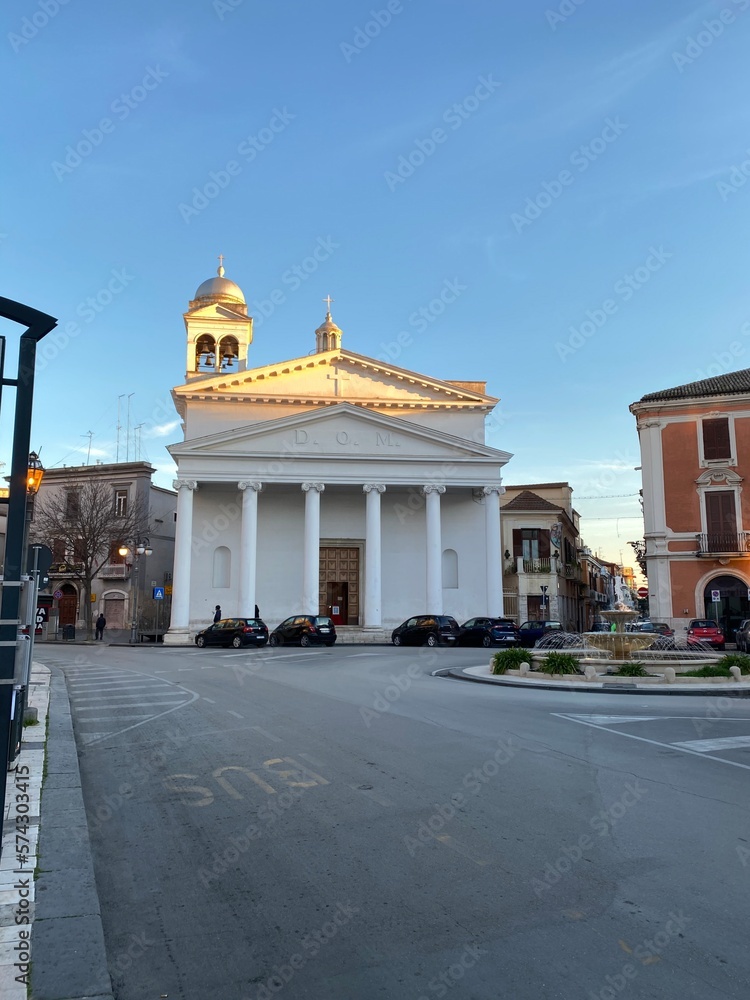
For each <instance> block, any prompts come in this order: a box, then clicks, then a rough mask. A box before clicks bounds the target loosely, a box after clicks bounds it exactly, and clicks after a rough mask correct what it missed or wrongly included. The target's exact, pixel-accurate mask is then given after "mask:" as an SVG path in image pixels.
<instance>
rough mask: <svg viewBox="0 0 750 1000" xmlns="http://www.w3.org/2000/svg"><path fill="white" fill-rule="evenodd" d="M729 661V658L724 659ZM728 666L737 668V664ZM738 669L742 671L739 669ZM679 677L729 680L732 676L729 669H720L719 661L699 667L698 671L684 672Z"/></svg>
mask: <svg viewBox="0 0 750 1000" xmlns="http://www.w3.org/2000/svg"><path fill="white" fill-rule="evenodd" d="M725 659H729V657H725ZM729 666H739V664H733V663H732V664H730V665H729ZM740 669H742V668H741V667H740ZM680 676H681V677H726V678H729V677H731V676H732V675H731V674H730V673H729V667H722V666H721V661H719V662H718V663H713V664H709V665H708V666H705V667H701V668H700V669H699V670H686V671H685V672H684V673H682V674H681V675H680Z"/></svg>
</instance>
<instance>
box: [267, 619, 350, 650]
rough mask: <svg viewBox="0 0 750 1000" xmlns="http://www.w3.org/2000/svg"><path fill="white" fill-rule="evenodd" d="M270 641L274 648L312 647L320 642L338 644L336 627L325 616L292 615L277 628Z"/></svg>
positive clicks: (330, 644) (329, 644)
mask: <svg viewBox="0 0 750 1000" xmlns="http://www.w3.org/2000/svg"><path fill="white" fill-rule="evenodd" d="M268 641H269V642H270V644H271V645H272V646H286V645H290V646H292V645H297V644H299V645H300V646H312V645H313V644H315V643H320V642H322V643H323V644H324V645H326V646H332V645H333V644H334V642H336V626H335V625H334V624H333V622H332V621H331V619H330V618H326V617H325V616H324V615H291V616H290V617H289V618H285V619H284V621H283V622H281V624H279V625H277V626H276V628H275V629H274V630H273V632H272V633H271V635H270V636H269V639H268Z"/></svg>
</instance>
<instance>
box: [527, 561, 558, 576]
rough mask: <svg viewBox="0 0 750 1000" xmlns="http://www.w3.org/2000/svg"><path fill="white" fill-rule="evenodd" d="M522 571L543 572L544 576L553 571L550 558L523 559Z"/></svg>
mask: <svg viewBox="0 0 750 1000" xmlns="http://www.w3.org/2000/svg"><path fill="white" fill-rule="evenodd" d="M523 571H524V573H543V574H544V575H545V576H549V574H550V573H552V572H554V570H553V568H552V560H551V559H524V560H523Z"/></svg>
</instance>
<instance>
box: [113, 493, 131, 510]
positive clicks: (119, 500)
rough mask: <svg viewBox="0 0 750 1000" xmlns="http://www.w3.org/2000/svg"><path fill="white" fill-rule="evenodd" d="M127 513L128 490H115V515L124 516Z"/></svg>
mask: <svg viewBox="0 0 750 1000" xmlns="http://www.w3.org/2000/svg"><path fill="white" fill-rule="evenodd" d="M127 513H128V491H127V490H115V517H126V516H127Z"/></svg>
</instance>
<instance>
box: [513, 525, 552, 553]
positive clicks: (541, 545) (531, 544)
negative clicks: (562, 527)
mask: <svg viewBox="0 0 750 1000" xmlns="http://www.w3.org/2000/svg"><path fill="white" fill-rule="evenodd" d="M549 554H550V546H549V531H545V530H543V529H541V528H514V529H513V556H514V558H518V556H523V558H524V559H549Z"/></svg>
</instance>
